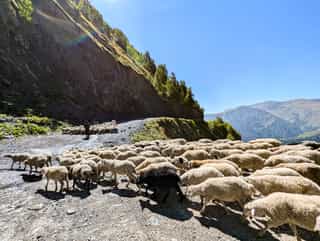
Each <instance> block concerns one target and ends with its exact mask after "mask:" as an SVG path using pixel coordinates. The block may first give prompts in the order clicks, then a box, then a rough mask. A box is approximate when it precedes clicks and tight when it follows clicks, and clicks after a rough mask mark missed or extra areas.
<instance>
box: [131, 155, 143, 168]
mask: <svg viewBox="0 0 320 241" xmlns="http://www.w3.org/2000/svg"><path fill="white" fill-rule="evenodd" d="M146 159H147V158H146V157H144V156H132V157H129V158H128V161H131V162H132V163H133V164H134V165H135V166H139V165H140V164H141V163H142V162H144V161H145V160H146Z"/></svg>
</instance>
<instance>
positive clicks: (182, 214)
mask: <svg viewBox="0 0 320 241" xmlns="http://www.w3.org/2000/svg"><path fill="white" fill-rule="evenodd" d="M139 202H140V206H141V209H142V211H143V210H144V209H145V208H147V209H149V210H150V211H151V212H153V213H157V214H160V215H162V216H165V217H167V218H170V219H174V220H178V221H187V220H189V219H191V218H192V216H193V214H192V212H190V211H189V210H188V209H186V208H185V207H184V206H183V205H181V204H179V203H170V206H169V205H168V204H166V206H163V205H159V204H151V203H150V200H146V201H144V200H139Z"/></svg>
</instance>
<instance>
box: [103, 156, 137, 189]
mask: <svg viewBox="0 0 320 241" xmlns="http://www.w3.org/2000/svg"><path fill="white" fill-rule="evenodd" d="M98 170H99V171H98V173H99V174H100V173H101V172H103V173H105V172H108V171H110V172H111V173H112V176H113V178H114V180H115V187H118V181H117V175H126V176H127V177H128V178H129V181H128V183H127V187H129V185H130V183H134V182H135V180H136V171H135V165H134V164H133V163H132V162H130V161H121V160H101V161H100V162H99V163H98Z"/></svg>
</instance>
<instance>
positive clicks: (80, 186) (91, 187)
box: [75, 182, 98, 192]
mask: <svg viewBox="0 0 320 241" xmlns="http://www.w3.org/2000/svg"><path fill="white" fill-rule="evenodd" d="M75 187H76V188H78V189H80V190H86V191H89V192H90V190H94V189H97V188H98V184H97V183H89V189H88V186H87V183H85V182H76V184H75Z"/></svg>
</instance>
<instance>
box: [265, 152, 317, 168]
mask: <svg viewBox="0 0 320 241" xmlns="http://www.w3.org/2000/svg"><path fill="white" fill-rule="evenodd" d="M281 163H314V161H311V160H310V159H307V158H305V157H303V156H293V155H287V154H280V155H275V156H271V157H269V158H268V159H267V160H266V161H265V166H276V165H279V164H281Z"/></svg>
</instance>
